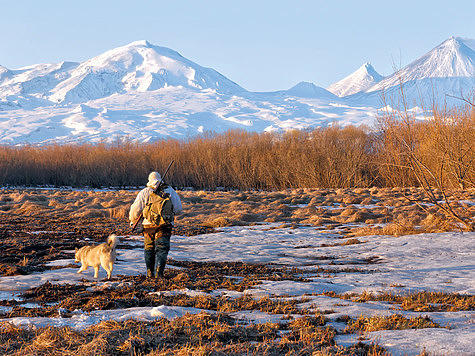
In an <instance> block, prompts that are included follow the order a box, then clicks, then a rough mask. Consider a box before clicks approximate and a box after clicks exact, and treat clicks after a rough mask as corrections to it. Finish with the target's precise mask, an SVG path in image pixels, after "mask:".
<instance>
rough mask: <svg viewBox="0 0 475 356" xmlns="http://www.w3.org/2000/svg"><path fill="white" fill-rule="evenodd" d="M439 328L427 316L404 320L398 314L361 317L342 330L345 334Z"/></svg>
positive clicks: (349, 322)
mask: <svg viewBox="0 0 475 356" xmlns="http://www.w3.org/2000/svg"><path fill="white" fill-rule="evenodd" d="M424 328H440V325H439V324H437V323H435V322H433V321H432V320H431V319H430V318H429V317H428V316H424V317H422V316H418V317H414V318H406V317H404V316H402V315H400V314H393V315H390V316H379V315H378V316H372V317H365V316H363V315H361V316H360V317H359V318H358V319H356V320H354V321H353V320H350V321H348V324H347V326H346V328H345V330H344V332H346V333H350V334H352V333H356V332H371V331H379V330H405V329H424Z"/></svg>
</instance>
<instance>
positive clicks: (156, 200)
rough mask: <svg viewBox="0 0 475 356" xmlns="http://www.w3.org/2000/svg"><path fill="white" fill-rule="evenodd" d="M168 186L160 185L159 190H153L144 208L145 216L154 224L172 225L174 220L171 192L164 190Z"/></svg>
mask: <svg viewBox="0 0 475 356" xmlns="http://www.w3.org/2000/svg"><path fill="white" fill-rule="evenodd" d="M166 187H167V186H166V185H160V186H159V187H158V188H157V190H155V191H152V192H151V193H150V196H149V198H148V201H147V204H146V205H145V208H144V209H143V217H144V218H145V219H147V220H148V221H150V223H152V224H153V225H157V226H164V225H171V224H172V222H173V220H174V217H175V215H174V214H173V204H172V201H171V199H170V194H168V193H165V192H164V191H163V190H164V189H165V188H166Z"/></svg>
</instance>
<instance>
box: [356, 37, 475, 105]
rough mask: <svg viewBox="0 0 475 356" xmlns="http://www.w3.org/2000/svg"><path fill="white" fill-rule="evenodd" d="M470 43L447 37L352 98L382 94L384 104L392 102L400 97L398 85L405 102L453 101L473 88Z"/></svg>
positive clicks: (473, 56) (474, 76)
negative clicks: (384, 99)
mask: <svg viewBox="0 0 475 356" xmlns="http://www.w3.org/2000/svg"><path fill="white" fill-rule="evenodd" d="M474 44H475V41H473V40H464V39H461V38H459V37H451V38H449V39H448V40H446V41H444V42H443V43H441V44H440V45H438V46H437V47H435V48H434V49H432V50H431V51H429V52H428V53H426V54H424V55H423V56H422V57H420V58H418V59H417V60H415V61H413V62H411V63H409V64H408V65H407V66H405V67H404V68H402V69H401V70H398V71H396V72H395V73H393V74H392V75H389V76H387V77H386V78H384V79H382V80H381V81H379V82H378V83H376V84H375V85H373V86H372V87H370V88H368V89H366V90H365V91H364V94H363V95H360V94H361V93H360V94H357V95H356V98H360V97H365V96H366V97H367V98H371V97H372V98H375V97H377V96H378V97H380V96H381V94H382V93H384V95H385V97H386V99H387V100H388V101H389V102H388V104H393V103H394V102H396V101H399V100H400V93H401V87H402V89H403V91H404V95H405V97H406V100H407V102H408V103H409V104H411V103H414V104H415V103H416V102H417V103H419V104H420V103H421V102H425V104H429V103H430V102H432V101H435V102H436V103H439V104H443V103H444V102H449V103H451V104H457V103H456V101H457V99H454V98H452V96H459V97H460V96H461V95H465V96H466V95H470V94H471V93H472V92H473V90H474V88H475V50H474V48H472V46H473V45H474Z"/></svg>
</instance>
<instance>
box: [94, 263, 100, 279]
mask: <svg viewBox="0 0 475 356" xmlns="http://www.w3.org/2000/svg"><path fill="white" fill-rule="evenodd" d="M98 276H99V266H94V278H97V277H98Z"/></svg>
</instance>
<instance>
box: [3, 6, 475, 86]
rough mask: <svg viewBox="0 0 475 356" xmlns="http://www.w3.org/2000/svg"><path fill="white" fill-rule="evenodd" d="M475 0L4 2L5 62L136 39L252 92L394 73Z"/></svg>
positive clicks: (465, 29) (48, 59)
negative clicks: (363, 72) (362, 70)
mask: <svg viewBox="0 0 475 356" xmlns="http://www.w3.org/2000/svg"><path fill="white" fill-rule="evenodd" d="M474 14H475V1H471V0H466V1H459V0H452V1H440V0H433V1H417V0H412V1H406V0H401V1H381V0H380V1H364V0H362V1H351V0H348V1H319V0H316V1H311V0H307V1H304V0H292V1H279V0H273V1H268V0H254V1H248V0H240V1H222V0H220V1H217V0H216V1H215V0H201V1H196V0H189V1H184V0H174V1H171V0H169V1H160V0H154V1H153V0H149V1H143V0H135V1H122V0H114V1H109V0H94V1H92V0H77V1H64V0H62V1H59V0H43V1H39V0H29V1H26V0H16V1H9V0H0V65H3V66H5V67H7V68H9V69H17V68H19V67H22V66H26V65H30V64H36V63H53V62H54V63H56V62H60V61H62V60H69V61H83V60H86V59H89V58H91V57H94V56H96V55H98V54H101V53H103V52H105V51H107V50H109V49H112V48H115V47H118V46H122V45H125V44H127V43H130V42H132V41H136V40H142V39H146V40H148V41H149V42H151V43H153V44H156V45H159V46H165V47H170V48H172V49H174V50H176V51H178V52H180V53H181V54H182V55H183V56H184V57H187V58H188V59H190V60H192V61H194V62H196V63H198V64H200V65H202V66H205V67H211V68H214V69H216V70H217V71H219V72H220V73H221V74H223V75H225V76H227V77H228V78H230V79H231V80H234V81H235V82H237V83H238V84H239V85H241V86H243V87H244V88H246V89H248V90H252V91H268V90H280V89H287V88H290V87H291V86H293V85H295V84H296V83H298V82H300V81H303V80H304V81H310V82H313V83H315V84H316V85H319V86H323V87H327V86H328V85H330V84H331V83H333V82H335V81H338V80H340V79H342V78H343V77H345V76H347V75H348V74H350V73H352V72H353V71H355V70H356V69H357V68H358V67H360V66H361V65H362V64H363V63H365V62H370V63H371V64H372V65H373V66H374V67H375V69H376V70H377V71H378V72H379V73H380V74H382V75H388V74H390V73H392V71H393V69H394V68H396V67H397V68H399V67H402V66H404V65H406V64H408V63H409V62H411V61H413V60H415V59H416V58H418V57H419V56H421V55H422V54H424V53H426V52H427V51H429V50H430V49H432V48H433V47H435V46H437V45H438V44H439V43H441V42H443V41H444V40H445V39H447V38H449V37H450V36H460V37H468V38H475V20H474Z"/></svg>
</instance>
